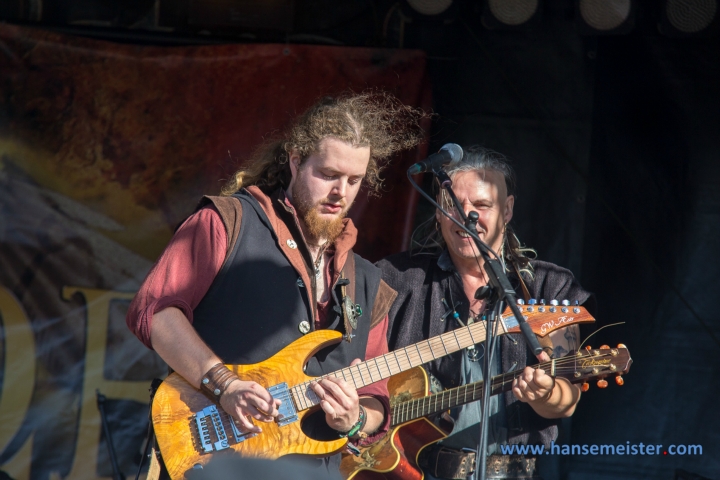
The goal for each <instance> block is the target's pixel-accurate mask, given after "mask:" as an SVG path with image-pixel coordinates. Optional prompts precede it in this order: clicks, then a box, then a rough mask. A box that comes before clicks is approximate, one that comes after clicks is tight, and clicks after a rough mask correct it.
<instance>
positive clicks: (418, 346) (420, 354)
mask: <svg viewBox="0 0 720 480" xmlns="http://www.w3.org/2000/svg"><path fill="white" fill-rule="evenodd" d="M415 350H417V352H418V357H420V363H425V362H424V361H423V358H422V353H420V344H419V343H416V344H415Z"/></svg>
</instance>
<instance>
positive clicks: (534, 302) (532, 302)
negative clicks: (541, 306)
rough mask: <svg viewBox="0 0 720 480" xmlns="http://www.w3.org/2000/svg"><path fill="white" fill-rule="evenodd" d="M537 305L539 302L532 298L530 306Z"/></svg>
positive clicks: (529, 301)
mask: <svg viewBox="0 0 720 480" xmlns="http://www.w3.org/2000/svg"><path fill="white" fill-rule="evenodd" d="M536 303H537V300H535V299H534V298H531V299H530V300H528V305H535V304H536Z"/></svg>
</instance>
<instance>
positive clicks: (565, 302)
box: [562, 300, 570, 307]
mask: <svg viewBox="0 0 720 480" xmlns="http://www.w3.org/2000/svg"><path fill="white" fill-rule="evenodd" d="M562 304H563V305H564V306H566V307H567V306H568V305H570V300H563V301H562Z"/></svg>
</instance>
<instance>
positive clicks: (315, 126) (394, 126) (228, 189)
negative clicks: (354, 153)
mask: <svg viewBox="0 0 720 480" xmlns="http://www.w3.org/2000/svg"><path fill="white" fill-rule="evenodd" d="M425 117H427V114H425V113H424V112H423V111H422V110H419V109H416V108H413V107H410V106H407V105H405V104H403V103H402V102H400V100H398V99H397V98H396V97H394V96H392V95H390V94H388V93H384V92H371V93H363V94H344V95H341V96H339V97H325V98H322V99H321V100H320V101H318V102H317V103H315V105H313V106H312V107H310V108H309V109H308V110H307V111H306V112H305V113H303V114H302V115H301V116H300V117H298V119H297V120H296V121H295V122H294V123H293V124H292V125H291V126H290V127H289V128H288V129H287V130H286V131H285V132H284V133H283V134H281V135H279V136H277V137H275V138H272V139H270V140H269V141H266V142H265V143H263V144H262V145H260V147H258V148H257V149H256V150H255V152H254V153H253V154H252V156H251V157H250V160H249V162H248V163H247V166H245V167H244V168H242V169H240V170H238V171H237V172H235V174H234V175H233V177H232V178H231V179H230V180H229V181H228V182H227V184H226V185H225V187H224V188H223V190H222V194H223V195H232V194H233V193H235V192H237V191H238V190H239V189H241V188H243V187H248V186H251V185H256V186H258V187H260V189H261V190H262V191H264V192H265V193H268V194H269V193H271V192H272V191H274V190H275V189H277V188H279V187H282V188H287V187H288V185H289V184H290V179H291V173H290V166H289V162H288V159H289V152H291V151H292V150H297V151H298V152H299V154H300V158H301V162H302V161H304V160H305V159H306V158H307V157H308V156H310V155H311V154H312V153H313V152H315V151H317V149H318V146H319V144H320V141H321V140H323V139H324V138H327V137H333V138H337V139H339V140H341V141H344V142H347V143H348V144H350V145H352V146H354V147H370V163H369V164H368V168H367V174H366V176H365V178H364V180H363V182H364V183H365V184H366V186H367V187H368V190H369V193H370V194H378V193H379V191H380V189H381V187H382V178H381V177H380V172H381V171H382V169H383V168H384V167H385V165H386V164H387V161H388V160H389V159H390V157H392V156H393V155H394V154H396V153H398V152H400V151H402V150H406V149H409V148H412V147H414V146H416V145H418V144H419V143H420V142H421V141H422V140H423V139H424V132H423V130H422V128H421V125H420V121H421V120H422V119H423V118H425Z"/></svg>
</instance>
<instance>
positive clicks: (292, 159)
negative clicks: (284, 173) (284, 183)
mask: <svg viewBox="0 0 720 480" xmlns="http://www.w3.org/2000/svg"><path fill="white" fill-rule="evenodd" d="M301 160H302V159H301V157H300V153H299V152H298V151H297V150H296V149H294V148H293V149H292V150H290V152H288V163H290V173H292V176H293V178H295V176H296V175H297V170H298V167H300V161H301Z"/></svg>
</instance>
